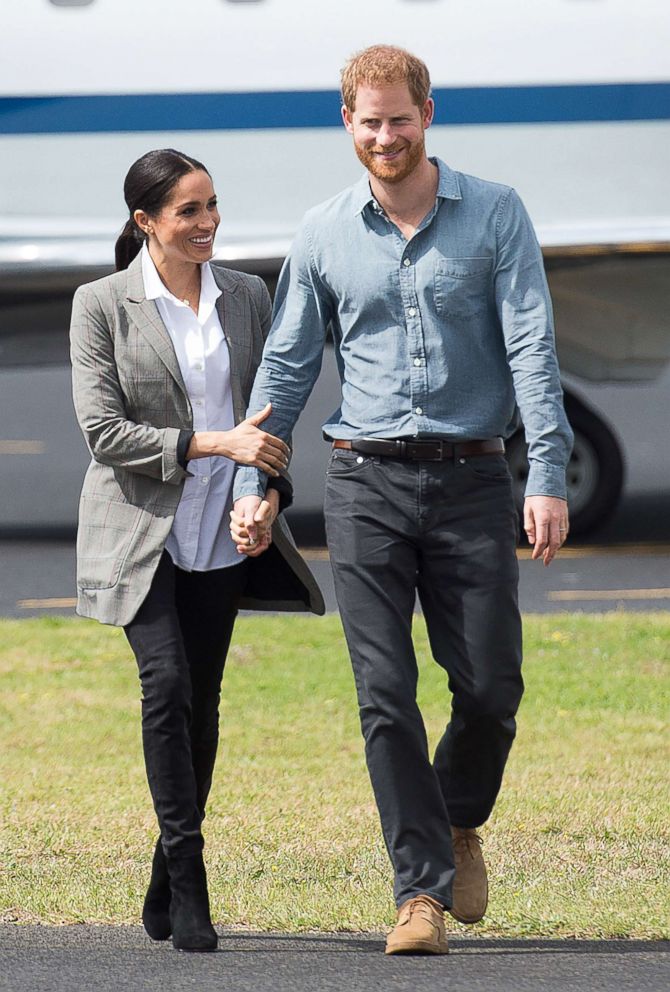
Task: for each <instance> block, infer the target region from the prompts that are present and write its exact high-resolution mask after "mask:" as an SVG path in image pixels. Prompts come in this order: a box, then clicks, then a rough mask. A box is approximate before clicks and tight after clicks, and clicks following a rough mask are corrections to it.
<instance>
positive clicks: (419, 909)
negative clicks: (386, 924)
mask: <svg viewBox="0 0 670 992" xmlns="http://www.w3.org/2000/svg"><path fill="white" fill-rule="evenodd" d="M440 911H441V907H440V906H438V903H437V902H434V901H433V900H432V899H431V898H430V896H415V897H414V898H413V899H410V900H409V901H408V902H407V903H406V904H405V905H404V906H403V907H402V909H401V911H400V915H399V918H398V923H409V921H410V920H411V918H412V914H413V913H418V914H419V915H420V916H422V917H423V918H424V919H425V920H427V921H428V922H430V923H434V919H433V914H434V913H439V912H440Z"/></svg>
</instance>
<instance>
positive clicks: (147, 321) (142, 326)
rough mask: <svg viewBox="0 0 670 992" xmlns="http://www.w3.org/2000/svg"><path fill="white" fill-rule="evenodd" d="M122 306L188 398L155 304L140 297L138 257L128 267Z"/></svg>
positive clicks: (142, 291) (140, 265)
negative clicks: (125, 292) (126, 284)
mask: <svg viewBox="0 0 670 992" xmlns="http://www.w3.org/2000/svg"><path fill="white" fill-rule="evenodd" d="M123 306H124V309H125V311H126V313H127V314H128V316H129V317H130V319H131V320H132V322H133V324H134V325H135V327H136V328H137V330H138V331H139V332H140V334H142V336H143V337H144V338H145V339H146V341H147V342H148V343H149V344H150V345H151V347H152V348H153V349H154V351H155V352H156V354H157V355H158V357H159V358H160V360H161V361H162V362H163V364H164V365H166V366H167V369H168V371H169V372H170V375H171V376H172V378H173V379H174V381H175V382H176V383H177V385H178V386H179V388H180V389H181V391H182V392H183V394H184V396H186V397H188V393H187V392H186V385H185V383H184V379H183V377H182V374H181V369H180V368H179V362H178V360H177V356H176V354H175V350H174V346H173V344H172V340H171V338H170V335H169V334H168V332H167V329H166V327H165V324H164V323H163V321H162V320H161V315H160V314H159V312H158V307H157V306H156V301H155V300H147V298H146V296H145V295H144V280H143V278H142V259H141V256H140V255H138V256H137V258H134V259H133V261H132V262H131V263H130V265H129V266H128V296H127V299H125V300H124V301H123Z"/></svg>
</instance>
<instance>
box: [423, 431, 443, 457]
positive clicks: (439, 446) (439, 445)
mask: <svg viewBox="0 0 670 992" xmlns="http://www.w3.org/2000/svg"><path fill="white" fill-rule="evenodd" d="M430 444H433V445H435V447H436V452H437V453H436V454H434V455H432V456H431V457H430V458H427V459H426V461H429V462H441V461H442V460H443V458H444V441H443V439H442V438H441V437H440V438H437V439H436V440H435V441H431V442H430Z"/></svg>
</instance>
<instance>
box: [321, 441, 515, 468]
mask: <svg viewBox="0 0 670 992" xmlns="http://www.w3.org/2000/svg"><path fill="white" fill-rule="evenodd" d="M333 447H334V448H347V449H348V450H349V451H360V453H361V454H362V455H381V457H382V458H402V459H404V460H406V461H412V462H441V461H444V460H445V459H447V458H468V457H472V456H473V455H503V454H504V453H505V442H504V441H503V439H502V438H501V437H492V438H490V439H489V440H487V441H456V442H452V441H443V440H442V439H441V438H435V440H434V441H431V440H428V439H424V440H421V441H407V440H405V439H403V438H394V439H387V438H380V437H359V438H355V439H354V440H353V441H333Z"/></svg>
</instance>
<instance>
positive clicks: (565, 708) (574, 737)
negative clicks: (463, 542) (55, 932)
mask: <svg viewBox="0 0 670 992" xmlns="http://www.w3.org/2000/svg"><path fill="white" fill-rule="evenodd" d="M416 642H417V648H418V655H419V658H420V664H421V680H420V698H421V705H422V708H423V712H424V714H425V717H426V723H427V727H428V732H429V737H430V740H431V746H434V744H435V743H436V741H437V739H438V737H439V735H440V733H441V730H442V728H443V725H444V722H445V719H446V714H447V711H448V705H449V696H448V692H447V688H446V684H445V682H446V680H445V677H444V674H443V673H442V671H441V670H440V669H439V668H438V666H437V665H435V664H434V663H433V662H432V661H431V659H430V654H429V650H428V646H427V640H426V635H425V630H424V627H423V623H422V621H420V620H419V621H417V624H416ZM525 642H526V646H525V657H526V662H525V679H526V696H525V698H524V702H523V704H522V708H521V712H520V718H519V735H518V738H517V742H516V744H515V747H514V749H513V751H512V756H511V758H510V762H509V765H508V771H507V774H506V779H505V783H504V787H503V792H502V794H501V797H500V800H499V802H498V805H497V807H496V810H495V812H494V815H493V817H492V819H491V821H490V822H489V824H487V826H486V827H485V828H484V838H485V852H486V857H487V860H488V862H489V866H490V876H491V889H492V895H491V903H490V907H489V914H488V916H487V917H486V919H485V921H484V922H483V923H482V924H480V925H479V926H478V927H476V928H475V932H477V933H482V934H490V935H492V934H497V935H509V936H518V935H529V936H530V935H532V936H541V935H542V936H561V935H562V936H565V935H569V936H576V937H619V936H621V937H623V936H629V937H637V938H658V937H668V936H670V923H669V918H670V912H669V908H670V894H669V887H668V885H667V880H668V868H669V867H670V866H669V865H668V849H669V847H670V844H669V843H668V840H669V837H668V827H667V806H668V802H667V801H668V767H669V766H670V761H669V757H670V756H669V754H668V738H667V717H668V709H669V707H668V679H667V675H668V662H669V660H670V615H668V614H628V615H627V614H612V613H610V614H607V615H602V616H585V615H569V614H564V615H561V616H544V617H530V618H528V619H527V620H526V625H525ZM0 645H1V647H0V689H1V693H0V727H1V736H2V740H1V746H2V773H1V786H0V788H1V808H0V818H1V825H0V858H1V861H2V873H1V875H0V919H3V920H5V921H7V920H11V921H14V920H15V921H19V922H36V921H41V922H44V923H71V922H83V921H88V922H100V923H103V922H104V923H121V922H136V921H137V920H138V916H139V908H140V906H141V900H142V896H143V890H144V887H145V884H146V881H147V877H148V870H149V861H150V855H151V849H152V846H153V842H154V840H155V836H156V826H155V822H154V816H153V811H152V809H151V804H150V801H149V797H148V791H147V787H146V784H145V779H144V770H143V765H142V759H141V746H140V704H139V688H138V683H137V676H136V670H135V664H134V661H133V659H132V656H131V654H130V651H129V648H128V647H127V644H126V641H125V638H124V636H123V634H122V633H121V632H120V631H118V630H114V629H111V628H106V627H101V626H99V625H97V624H95V623H92V622H88V621H82V620H69V619H42V620H24V621H3V622H1V623H0ZM205 833H206V841H207V848H206V854H207V861H208V866H209V877H210V889H211V897H212V908H213V915H214V918H215V920H216V921H217V922H218V923H221V924H225V925H236V924H239V925H243V926H248V927H253V928H255V929H279V930H290V931H295V930H303V929H322V930H357V929H361V930H377V929H380V928H382V927H384V926H385V925H387V924H390V923H391V922H392V919H393V915H394V910H393V904H392V898H391V874H390V869H389V865H388V861H387V857H386V852H385V850H384V848H383V844H382V842H381V838H380V831H379V826H378V821H377V814H376V810H375V808H374V805H373V802H372V798H371V792H370V787H369V783H368V779H367V773H366V770H365V765H364V760H363V748H362V743H361V740H360V737H359V729H358V717H357V712H356V707H355V702H354V689H353V679H352V676H351V672H350V668H349V662H348V658H347V655H346V651H345V648H344V642H343V639H342V635H341V630H340V626H339V620H338V619H337V618H336V617H327V618H324V619H317V618H312V617H307V618H298V617H295V616H289V617H265V618H261V617H244V618H242V619H241V620H240V621H239V622H238V626H237V629H236V634H235V640H234V645H233V647H232V649H231V655H230V658H229V664H228V669H227V671H226V675H225V678H224V692H223V705H222V744H221V749H220V753H219V762H218V766H217V773H216V777H215V783H214V788H213V790H212V796H211V801H210V806H209V812H208V816H207V820H206V822H205ZM453 929H454V930H458V929H459V928H458V925H457V924H455V923H454V924H453Z"/></svg>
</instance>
